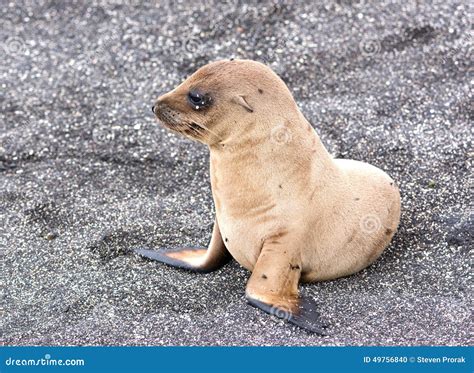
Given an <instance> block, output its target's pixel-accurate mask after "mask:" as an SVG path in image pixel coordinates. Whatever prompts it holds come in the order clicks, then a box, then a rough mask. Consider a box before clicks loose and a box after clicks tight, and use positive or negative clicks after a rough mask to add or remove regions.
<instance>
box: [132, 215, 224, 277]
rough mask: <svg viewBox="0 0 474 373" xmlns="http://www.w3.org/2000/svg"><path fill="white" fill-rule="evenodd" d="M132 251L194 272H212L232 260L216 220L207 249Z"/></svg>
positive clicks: (137, 249)
mask: <svg viewBox="0 0 474 373" xmlns="http://www.w3.org/2000/svg"><path fill="white" fill-rule="evenodd" d="M134 251H135V252H136V253H137V254H139V255H141V256H143V257H145V258H148V259H152V260H157V261H159V262H162V263H165V264H168V265H170V266H172V267H177V268H183V269H187V270H190V271H196V272H212V271H214V270H216V269H218V268H220V267H222V266H223V265H224V264H226V263H228V262H229V261H230V259H231V258H232V257H231V255H230V254H229V252H228V251H227V249H226V247H225V245H224V242H223V241H222V237H221V233H220V230H219V225H218V224H217V220H216V221H215V222H214V228H213V230H212V237H211V242H210V243H209V247H208V249H206V248H203V247H202V248H200V247H198V248H192V247H186V248H182V249H176V250H149V249H142V248H136V249H134Z"/></svg>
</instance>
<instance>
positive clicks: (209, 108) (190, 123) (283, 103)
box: [153, 60, 296, 145]
mask: <svg viewBox="0 0 474 373" xmlns="http://www.w3.org/2000/svg"><path fill="white" fill-rule="evenodd" d="M289 106H290V107H291V108H293V107H294V108H296V104H295V103H294V100H293V97H292V95H291V93H290V92H289V90H288V88H287V87H286V85H285V83H284V82H283V81H282V80H281V79H280V78H279V77H278V76H277V75H276V74H275V73H274V72H273V71H272V70H271V69H270V68H269V67H267V66H265V65H264V64H261V63H259V62H255V61H250V60H222V61H217V62H212V63H210V64H208V65H205V66H203V67H201V68H200V69H199V70H197V71H196V72H195V73H194V74H193V75H191V76H190V77H189V78H187V79H186V80H185V81H184V82H183V83H181V84H180V85H179V86H177V87H176V88H175V89H173V90H172V91H170V92H168V93H166V94H164V95H162V96H160V97H159V98H158V100H157V101H156V103H155V105H154V106H153V113H154V114H155V115H156V116H157V118H158V119H159V120H160V121H161V122H162V123H163V124H164V126H165V127H167V128H169V129H171V130H172V131H174V132H178V133H180V134H182V135H185V136H186V137H190V138H192V139H194V140H197V141H200V142H202V143H205V144H208V145H213V144H216V143H223V142H225V141H226V140H227V139H228V138H229V137H231V136H235V135H236V134H237V133H239V132H241V131H246V130H250V128H253V129H254V128H255V124H257V126H258V125H265V124H264V123H263V122H265V120H269V118H270V117H271V116H275V115H276V114H278V113H279V112H280V111H282V112H283V111H285V110H286V111H287V110H288V108H289ZM251 124H254V126H251Z"/></svg>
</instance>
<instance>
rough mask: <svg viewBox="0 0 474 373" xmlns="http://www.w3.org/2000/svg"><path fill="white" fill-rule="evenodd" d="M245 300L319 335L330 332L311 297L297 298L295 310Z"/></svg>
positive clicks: (249, 299)
mask: <svg viewBox="0 0 474 373" xmlns="http://www.w3.org/2000/svg"><path fill="white" fill-rule="evenodd" d="M247 301H248V302H249V303H250V304H251V305H252V306H254V307H257V308H259V309H261V310H262V311H264V312H266V313H268V314H270V315H273V316H276V317H278V318H280V319H283V320H285V321H287V322H289V323H290V324H293V325H296V326H298V327H300V328H302V329H304V330H306V331H309V332H311V333H315V334H318V335H320V336H328V335H330V333H329V332H328V330H327V328H328V327H329V324H328V323H327V322H325V321H324V320H323V319H322V318H321V315H320V313H319V312H318V311H317V304H316V302H315V301H314V300H313V299H311V298H306V297H304V298H299V299H298V308H297V310H296V311H291V310H290V309H288V308H286V307H282V306H274V305H271V304H267V303H264V302H261V301H259V300H256V299H253V298H250V297H247Z"/></svg>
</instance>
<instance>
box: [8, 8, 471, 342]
mask: <svg viewBox="0 0 474 373" xmlns="http://www.w3.org/2000/svg"><path fill="white" fill-rule="evenodd" d="M66 3H68V2H62V1H49V2H45V3H40V2H37V1H11V2H8V1H2V2H1V7H0V14H1V24H2V27H1V29H0V32H1V34H0V48H1V50H2V58H1V63H0V69H1V70H0V77H1V96H0V106H1V114H0V115H1V121H0V130H1V133H0V146H1V147H0V193H1V194H0V202H1V211H0V214H1V215H0V216H1V223H0V226H1V228H2V231H1V235H0V239H1V241H0V242H1V250H2V251H1V254H2V263H3V264H2V271H1V273H2V275H3V279H2V281H3V284H4V286H3V292H2V306H3V314H2V317H1V319H2V342H3V343H5V344H7V345H16V344H20V345H25V344H34V345H49V344H53V345H56V344H66V345H84V344H106V345H116V344H120V345H122V344H146V345H170V344H172V345H190V344H193V345H194V344H197V345H211V344H212V345H214V344H216V345H328V344H331V345H332V344H336V345H366V344H369V345H379V344H384V345H386V344H387V345H412V344H416V345H420V344H422V345H424V344H435V345H438V344H449V345H463V344H469V343H472V334H471V331H472V328H473V325H472V314H471V309H472V308H473V304H472V289H471V274H470V260H471V255H470V254H471V253H470V250H471V248H472V246H473V230H474V227H473V215H472V206H470V202H469V199H470V198H472V193H471V192H472V181H473V176H472V168H471V167H472V157H473V148H472V135H473V132H472V122H470V120H471V121H472V101H471V100H472V91H471V90H470V83H471V82H472V75H471V76H469V71H470V69H471V67H470V63H471V61H472V54H471V52H472V31H471V25H470V23H469V18H470V17H472V13H470V10H469V7H468V2H467V1H446V0H440V1H433V2H431V1H430V2H428V1H426V2H425V1H416V2H415V1H397V2H389V1H368V0H367V1H350V0H341V1H338V2H333V1H328V2H327V1H324V2H323V1H321V2H314V1H311V2H308V3H306V4H303V3H302V2H299V1H298V2H296V1H295V2H291V3H290V4H282V3H267V4H266V5H264V4H259V5H258V6H256V5H255V4H246V5H244V4H243V2H242V1H238V0H236V1H226V2H225V3H221V4H212V2H210V1H205V2H202V3H200V2H187V1H179V2H177V1H176V2H175V1H172V2H170V1H163V2H161V3H159V4H156V3H150V4H148V3H145V2H144V1H143V2H142V1H134V0H129V1H118V0H117V1H113V0H112V1H100V2H99V3H98V4H96V5H90V4H89V2H88V1H84V2H83V3H82V2H78V3H76V4H74V5H66ZM425 3H429V4H425ZM230 57H238V58H251V59H256V60H260V61H264V62H267V63H268V64H270V65H271V66H272V67H273V68H274V69H275V71H277V72H278V73H279V74H280V75H281V76H282V78H283V79H284V80H285V82H287V84H288V86H289V87H290V89H291V91H292V92H293V93H294V95H295V98H296V99H297V101H298V104H299V105H300V107H301V109H302V111H303V112H304V114H305V115H306V116H307V118H308V119H309V120H310V121H311V123H312V124H313V126H314V127H315V128H316V129H317V131H318V133H319V134H320V136H321V139H322V141H323V142H324V144H325V145H326V146H327V147H328V149H329V150H330V152H331V153H332V154H334V156H336V157H342V158H354V159H358V160H363V161H366V162H369V163H372V164H374V165H376V166H378V167H380V168H382V169H384V170H385V171H387V172H388V173H389V174H390V175H391V176H392V177H393V178H394V179H395V180H396V181H397V182H398V184H399V185H400V188H401V193H402V206H403V213H402V220H401V226H400V229H399V232H398V233H397V235H396V237H395V238H394V240H393V242H392V244H391V245H390V247H389V248H388V249H387V250H386V251H385V253H384V254H383V255H382V257H381V258H380V259H379V260H378V261H377V262H376V263H375V264H374V265H372V266H371V267H370V268H368V269H366V270H364V271H362V272H360V273H358V274H356V275H354V276H351V277H348V278H344V279H339V280H336V281H330V282H325V283H316V284H311V285H305V286H303V288H302V292H303V294H304V295H306V296H309V297H313V298H314V299H315V300H316V301H317V302H318V303H319V305H320V311H321V313H322V315H323V316H324V318H325V319H326V320H328V321H329V322H330V324H331V325H332V327H331V328H332V331H333V335H332V336H330V337H319V336H316V335H310V334H308V333H306V332H305V331H302V330H300V329H298V328H296V327H294V326H291V325H289V324H286V323H284V322H283V321H280V320H278V319H276V318H275V317H271V316H268V315H266V314H264V313H263V312H261V311H259V310H257V309H255V308H253V307H251V306H249V305H247V304H246V301H245V298H244V290H245V284H246V281H247V279H248V277H249V273H248V272H247V271H245V270H244V269H242V268H241V267H240V266H239V265H238V264H237V263H236V262H232V263H231V264H229V265H227V266H225V267H224V268H222V269H220V270H219V271H217V272H215V273H211V274H208V275H199V274H193V273H189V272H184V271H180V270H175V269H172V268H169V267H166V266H164V265H160V264H158V263H153V262H150V261H145V260H142V259H141V258H139V257H137V256H136V255H134V254H132V253H131V252H130V248H131V247H133V246H136V245H147V246H151V247H163V246H164V247H174V246H180V245H186V244H193V245H206V244H207V241H208V239H209V237H210V233H211V227H212V220H213V203H212V198H211V192H210V185H209V169H208V151H207V149H206V148H205V147H203V146H201V145H199V144H197V143H193V142H191V141H189V140H186V139H184V138H180V137H177V136H176V135H174V134H171V133H169V132H167V131H166V130H164V129H163V128H160V127H159V126H158V125H157V123H156V122H155V120H154V119H153V116H152V113H151V110H150V108H151V105H152V103H153V101H154V99H155V98H156V97H157V96H158V95H159V94H160V93H162V92H164V91H166V90H169V89H171V88H173V87H174V86H175V85H177V84H178V83H179V82H181V81H182V80H183V79H184V78H185V76H186V75H188V74H190V73H192V72H193V71H195V70H196V69H197V68H198V67H200V66H202V65H203V64H205V63H207V62H209V61H213V60H216V59H222V58H230ZM470 189H471V190H470Z"/></svg>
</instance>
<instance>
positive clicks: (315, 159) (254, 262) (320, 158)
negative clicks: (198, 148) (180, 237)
mask: <svg viewBox="0 0 474 373" xmlns="http://www.w3.org/2000/svg"><path fill="white" fill-rule="evenodd" d="M195 88H198V89H200V90H201V91H203V92H208V93H209V94H210V95H211V97H212V105H211V106H210V107H208V108H205V109H202V110H194V109H193V108H192V107H191V106H190V105H189V103H188V102H187V94H188V92H189V90H190V89H195ZM157 107H158V110H157V111H156V114H157V116H158V117H159V118H160V119H162V121H163V122H164V124H165V125H166V126H167V127H169V128H171V129H172V130H174V131H177V132H179V133H182V134H184V135H185V136H188V137H191V138H193V139H196V140H198V141H200V142H202V143H204V144H206V145H208V146H209V149H210V162H211V164H210V170H211V185H212V193H213V197H214V201H215V206H216V220H217V222H218V228H217V229H219V230H220V234H221V236H222V239H224V238H225V240H224V241H225V246H226V248H227V250H228V251H229V252H230V253H231V254H232V256H233V257H234V258H235V259H236V260H237V261H238V262H239V263H240V264H241V265H242V266H244V267H245V268H247V269H248V270H250V271H254V273H253V274H252V277H251V279H250V281H249V285H248V288H247V295H248V296H250V297H253V298H255V299H259V300H262V301H264V302H267V303H269V304H275V303H278V302H275V297H276V298H278V299H280V303H286V304H287V306H288V307H290V308H291V307H292V304H293V303H294V300H295V299H297V285H298V281H300V280H301V281H320V280H328V279H335V278H338V277H341V276H347V275H350V274H352V273H355V272H357V271H359V270H361V269H363V268H365V267H366V266H368V265H369V264H371V263H372V262H373V261H374V260H375V259H376V258H377V257H378V256H379V255H380V254H381V253H382V251H383V249H384V248H385V247H386V246H387V245H388V243H389V242H390V240H391V238H392V236H393V234H394V233H395V231H396V229H397V226H398V223H399V218H400V196H399V191H398V188H397V186H396V185H395V183H394V182H393V180H392V179H391V178H390V177H389V176H388V175H387V174H386V173H384V172H383V171H381V170H380V169H378V168H376V167H374V166H371V165H369V164H366V163H362V162H357V161H353V160H342V159H333V158H332V157H331V156H330V155H329V153H328V152H327V151H326V149H325V148H324V146H323V145H322V143H321V141H320V139H319V137H318V135H317V134H316V132H315V131H314V129H313V128H312V127H311V126H310V124H309V123H308V121H307V120H306V119H305V118H304V116H303V115H302V113H301V112H300V111H299V109H298V107H297V105H296V103H295V101H294V99H293V97H292V95H291V93H290V92H289V90H288V88H287V87H286V85H285V84H284V83H283V81H282V80H281V79H280V78H279V77H278V76H277V75H276V74H275V73H273V72H272V71H271V70H270V69H269V68H268V67H266V66H264V65H262V64H260V63H257V62H254V61H247V60H235V61H219V62H214V63H211V64H209V65H206V66H204V67H203V68H201V69H199V70H198V71H197V72H196V73H195V74H193V75H192V76H191V77H190V78H188V79H187V80H186V81H185V82H183V83H182V84H181V85H180V86H178V87H177V88H176V89H174V90H172V91H171V92H169V93H167V94H165V95H163V96H161V97H160V98H159V99H158V101H157ZM173 115H174V116H173ZM191 123H194V127H195V129H194V130H190V129H189V127H190V124H191ZM196 128H197V129H196ZM219 244H221V243H219ZM214 245H217V243H214ZM211 250H213V247H212V245H211V246H210V248H209V251H211ZM262 276H264V277H262ZM285 299H286V301H285Z"/></svg>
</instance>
